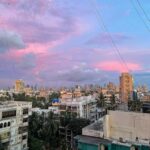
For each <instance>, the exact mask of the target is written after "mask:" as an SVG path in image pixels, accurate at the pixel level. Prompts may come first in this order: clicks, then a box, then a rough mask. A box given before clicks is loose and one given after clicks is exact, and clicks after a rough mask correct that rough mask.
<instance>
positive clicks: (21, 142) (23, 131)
mask: <svg viewBox="0 0 150 150" xmlns="http://www.w3.org/2000/svg"><path fill="white" fill-rule="evenodd" d="M31 108H32V103H30V102H21V101H19V102H16V101H6V102H0V138H1V142H2V144H3V145H4V147H6V149H8V150H26V149H28V145H27V139H28V116H29V114H31Z"/></svg>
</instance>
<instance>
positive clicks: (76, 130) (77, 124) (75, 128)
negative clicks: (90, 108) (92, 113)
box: [68, 118, 90, 136]
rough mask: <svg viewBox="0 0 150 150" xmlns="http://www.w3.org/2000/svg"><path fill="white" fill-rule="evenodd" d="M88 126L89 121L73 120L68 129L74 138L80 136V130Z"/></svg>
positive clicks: (82, 119)
mask: <svg viewBox="0 0 150 150" xmlns="http://www.w3.org/2000/svg"><path fill="white" fill-rule="evenodd" d="M89 124H90V120H88V119H84V118H74V119H72V120H71V121H70V123H69V125H68V126H69V128H70V129H71V131H72V132H73V134H74V136H76V135H81V134H82V128H84V127H85V126H87V125H89Z"/></svg>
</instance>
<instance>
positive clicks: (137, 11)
mask: <svg viewBox="0 0 150 150" xmlns="http://www.w3.org/2000/svg"><path fill="white" fill-rule="evenodd" d="M130 2H131V4H132V6H133V8H134V9H135V11H136V13H137V15H138V16H139V18H140V19H141V21H142V22H143V24H144V25H145V27H146V29H147V30H148V32H150V27H149V26H148V25H147V23H146V22H145V20H144V19H143V17H142V16H141V14H140V12H139V10H138V9H137V8H136V5H135V4H134V2H133V0H130Z"/></svg>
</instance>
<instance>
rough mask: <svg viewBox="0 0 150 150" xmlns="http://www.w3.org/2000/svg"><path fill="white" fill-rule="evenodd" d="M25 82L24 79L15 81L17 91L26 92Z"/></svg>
mask: <svg viewBox="0 0 150 150" xmlns="http://www.w3.org/2000/svg"><path fill="white" fill-rule="evenodd" d="M24 88H25V84H24V81H23V80H16V82H15V92H17V93H20V92H24Z"/></svg>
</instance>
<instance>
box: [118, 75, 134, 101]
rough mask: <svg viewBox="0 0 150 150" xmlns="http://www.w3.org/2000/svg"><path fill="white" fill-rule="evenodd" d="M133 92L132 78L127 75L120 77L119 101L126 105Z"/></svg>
mask: <svg viewBox="0 0 150 150" xmlns="http://www.w3.org/2000/svg"><path fill="white" fill-rule="evenodd" d="M132 92H133V77H132V75H130V74H129V73H122V74H121V76H120V99H121V101H122V102H125V103H127V102H128V100H129V98H130V97H131V94H132Z"/></svg>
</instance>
